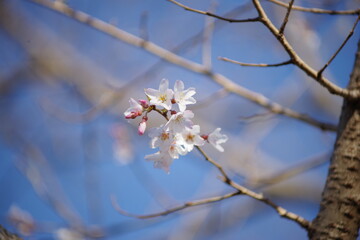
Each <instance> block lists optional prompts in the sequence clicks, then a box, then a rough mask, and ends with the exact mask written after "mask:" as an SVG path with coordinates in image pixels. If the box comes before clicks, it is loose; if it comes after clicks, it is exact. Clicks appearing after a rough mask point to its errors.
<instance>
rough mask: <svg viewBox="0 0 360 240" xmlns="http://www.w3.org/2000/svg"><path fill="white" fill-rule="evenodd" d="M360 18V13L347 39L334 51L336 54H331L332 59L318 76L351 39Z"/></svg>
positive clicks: (321, 70) (320, 74)
mask: <svg viewBox="0 0 360 240" xmlns="http://www.w3.org/2000/svg"><path fill="white" fill-rule="evenodd" d="M359 20H360V15H359V16H358V17H357V18H356V21H355V23H354V26H353V27H352V29H351V31H350V32H349V34H348V36H347V37H346V39H345V40H344V42H343V43H342V44H341V46H340V47H339V49H338V50H337V51H336V52H335V53H334V55H332V56H331V58H330V60H329V61H328V62H327V63H326V64H325V65H324V67H322V68H321V69H320V70H319V72H318V78H321V76H322V73H323V72H324V70H325V69H326V68H327V67H328V66H329V65H330V63H331V62H332V61H333V60H334V58H335V57H336V56H337V55H338V54H339V52H340V51H341V49H342V48H343V47H344V46H345V44H346V43H347V41H349V39H350V38H351V36H352V35H353V34H354V31H355V28H356V25H357V24H358V22H359Z"/></svg>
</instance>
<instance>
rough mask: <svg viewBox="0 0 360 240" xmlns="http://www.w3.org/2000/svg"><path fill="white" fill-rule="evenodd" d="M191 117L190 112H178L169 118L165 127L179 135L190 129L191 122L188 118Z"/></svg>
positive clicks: (192, 114) (192, 115)
mask: <svg viewBox="0 0 360 240" xmlns="http://www.w3.org/2000/svg"><path fill="white" fill-rule="evenodd" d="M193 117H194V113H193V112H192V111H190V110H185V111H184V112H178V113H176V114H173V115H172V116H171V117H170V119H169V121H168V122H167V123H166V124H165V127H166V128H169V129H170V130H171V131H174V132H175V133H181V132H182V131H183V130H184V129H185V128H186V127H187V128H192V125H193V122H192V121H191V120H190V118H193Z"/></svg>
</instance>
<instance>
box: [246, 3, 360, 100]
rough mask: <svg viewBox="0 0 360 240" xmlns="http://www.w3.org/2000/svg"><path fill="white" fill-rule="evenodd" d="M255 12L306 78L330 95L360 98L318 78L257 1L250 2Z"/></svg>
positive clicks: (356, 90) (359, 95)
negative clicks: (316, 83)
mask: <svg viewBox="0 0 360 240" xmlns="http://www.w3.org/2000/svg"><path fill="white" fill-rule="evenodd" d="M252 1H253V4H254V6H255V8H256V10H257V11H258V13H259V16H260V18H261V22H262V23H263V24H264V25H265V26H266V27H267V28H268V29H269V30H270V32H271V33H272V34H273V35H274V36H275V37H276V38H277V39H278V41H279V42H280V44H281V45H282V46H283V48H284V49H285V51H286V52H287V53H288V54H289V56H290V58H291V59H292V60H293V63H294V64H295V65H296V66H298V67H299V68H300V69H302V70H303V71H304V72H305V73H306V74H307V75H308V76H310V77H311V78H313V79H314V80H316V81H317V82H318V83H319V84H321V85H322V86H323V87H325V88H326V89H327V90H328V91H329V92H330V93H332V94H335V95H339V96H342V97H344V98H347V99H353V100H354V99H358V98H360V90H358V89H354V90H349V89H346V88H341V87H339V86H337V85H336V84H334V83H332V82H331V81H330V80H328V79H327V78H325V77H323V76H321V77H318V72H317V71H316V70H315V69H313V68H312V67H310V66H309V65H308V64H307V63H306V62H305V61H304V60H302V59H301V58H300V56H299V55H298V54H297V53H296V52H295V50H294V49H293V47H292V46H291V45H290V43H289V42H288V40H287V39H286V38H285V36H284V35H283V34H280V32H279V30H278V29H277V28H276V27H275V26H274V24H273V23H272V22H271V20H270V19H269V18H268V16H267V15H266V13H265V11H264V9H263V7H262V6H261V4H260V1H259V0H252Z"/></svg>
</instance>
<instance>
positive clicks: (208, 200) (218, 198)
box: [110, 191, 241, 219]
mask: <svg viewBox="0 0 360 240" xmlns="http://www.w3.org/2000/svg"><path fill="white" fill-rule="evenodd" d="M239 194H241V192H240V191H235V192H232V193H228V194H225V195H222V196H216V197H211V198H205V199H200V200H195V201H190V202H185V203H184V204H182V205H180V206H177V207H173V208H170V209H168V210H165V211H162V212H157V213H153V214H147V215H136V214H132V213H129V212H127V211H124V210H123V209H121V207H120V206H119V205H118V204H117V201H116V198H115V196H113V195H112V196H110V197H111V202H112V205H113V207H114V208H115V210H116V211H118V212H119V213H120V214H121V215H124V216H128V217H133V218H139V219H148V218H154V217H160V216H166V215H168V214H170V213H174V212H178V211H180V210H183V209H185V208H189V207H194V206H199V205H204V204H208V203H214V202H219V201H221V200H224V199H227V198H231V197H234V196H237V195H239Z"/></svg>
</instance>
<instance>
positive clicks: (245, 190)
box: [196, 146, 310, 229]
mask: <svg viewBox="0 0 360 240" xmlns="http://www.w3.org/2000/svg"><path fill="white" fill-rule="evenodd" d="M196 148H197V149H198V150H199V151H200V153H201V154H202V155H203V157H204V158H205V159H206V160H207V161H208V162H210V163H211V164H213V165H214V166H215V167H216V168H217V169H219V171H220V173H221V175H222V176H220V177H219V178H220V180H221V181H223V182H224V183H226V184H227V185H229V186H231V187H233V188H235V189H237V190H238V191H239V192H240V193H241V194H244V195H247V196H249V197H251V198H253V199H255V200H258V201H260V202H263V203H265V204H266V205H269V206H270V207H272V208H273V209H275V210H276V212H277V213H278V214H279V215H280V216H281V217H284V218H287V219H289V220H291V221H294V222H296V223H297V224H299V225H300V226H301V227H303V228H305V229H308V228H309V226H310V223H309V221H307V220H306V219H304V218H302V217H301V216H299V215H297V214H295V213H292V212H289V211H287V210H286V209H284V208H282V207H280V206H278V205H276V204H275V203H274V202H273V201H271V200H270V199H268V198H265V197H264V196H263V195H262V194H259V193H256V192H253V191H251V190H250V189H248V188H246V187H244V186H241V185H239V184H237V183H235V182H234V181H232V180H231V178H230V177H229V176H228V175H227V174H226V172H225V171H224V169H223V167H222V166H221V165H220V164H218V163H217V162H215V161H214V160H213V159H211V158H210V157H209V156H208V155H207V154H206V153H205V152H204V151H203V150H202V149H201V148H200V147H198V146H196Z"/></svg>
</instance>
